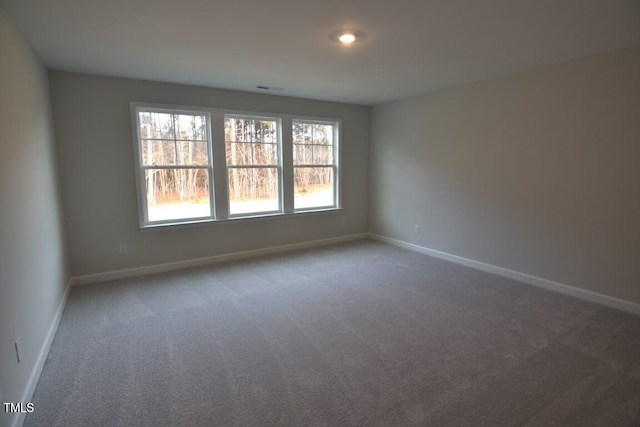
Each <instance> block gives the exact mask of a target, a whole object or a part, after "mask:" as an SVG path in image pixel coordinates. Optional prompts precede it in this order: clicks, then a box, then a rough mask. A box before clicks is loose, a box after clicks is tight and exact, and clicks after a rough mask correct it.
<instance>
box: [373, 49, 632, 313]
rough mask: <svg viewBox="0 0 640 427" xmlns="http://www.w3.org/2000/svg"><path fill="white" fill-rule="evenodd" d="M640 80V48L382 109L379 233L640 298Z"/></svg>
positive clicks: (376, 151) (376, 149) (377, 158)
mask: <svg viewBox="0 0 640 427" xmlns="http://www.w3.org/2000/svg"><path fill="white" fill-rule="evenodd" d="M639 76H640V46H639V47H634V48H629V49H625V50H620V51H617V52H613V53H610V54H605V55H599V56H594V57H589V58H584V59H578V60H574V61H570V62H566V63H562V64H558V65H552V66H546V67H542V68H538V69H534V70H530V71H526V72H521V73H517V74H512V75H509V76H505V77H501V78H496V79H491V80H487V81H483V82H479V83H475V84H470V85H466V86H462V87H458V88H454V89H450V90H445V91H442V92H439V93H435V94H432V95H427V96H420V97H416V98H412V99H407V100H402V101H398V102H394V103H389V104H384V105H380V106H377V107H375V108H374V109H373V111H372V118H371V120H372V146H371V166H370V175H371V186H370V188H371V193H370V194H371V211H372V215H371V218H370V221H371V229H372V231H373V232H375V233H378V234H381V235H385V236H388V237H392V238H395V239H400V240H403V241H406V242H410V243H414V244H418V245H421V246H424V247H427V248H431V249H436V250H439V251H443V252H447V253H450V254H454V255H458V256H461V257H465V258H469V259H473V260H476V261H481V262H485V263H489V264H492V265H496V266H500V267H504V268H508V269H511V270H515V271H519V272H522V273H527V274H530V275H534V276H537V277H540V278H544V279H548V280H553V281H556V282H560V283H563V284H567V285H571V286H575V287H579V288H582V289H586V290H590V291H594V292H598V293H601V294H605V295H609V296H613V297H617V298H621V299H625V300H628V301H632V302H636V303H640V279H639V278H640V262H638V259H639V255H640V253H639V250H638V242H640V221H639V218H640V167H639V166H638V160H639V159H640V78H639ZM414 224H418V225H420V226H421V232H420V233H419V234H416V233H415V232H414V227H413V225H414Z"/></svg>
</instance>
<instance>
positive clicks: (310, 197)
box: [131, 102, 340, 228]
mask: <svg viewBox="0 0 640 427" xmlns="http://www.w3.org/2000/svg"><path fill="white" fill-rule="evenodd" d="M131 114H132V124H133V126H132V130H133V144H134V153H135V161H136V178H137V186H138V205H139V217H140V226H141V227H142V228H146V227H156V226H164V225H175V224H186V223H193V222H206V221H220V220H231V219H236V218H242V217H259V216H271V215H287V214H294V213H302V212H309V211H319V210H332V209H337V208H339V207H340V198H339V194H340V191H339V189H340V187H339V186H340V174H339V163H338V160H339V143H338V138H339V128H340V122H339V121H335V120H334V121H328V120H323V119H315V118H307V117H292V116H289V115H286V114H269V115H262V114H259V113H250V112H249V113H247V112H237V111H225V110H220V109H214V108H201V107H176V106H170V105H169V106H167V105H158V104H147V103H139V102H132V103H131Z"/></svg>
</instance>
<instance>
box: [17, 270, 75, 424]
mask: <svg viewBox="0 0 640 427" xmlns="http://www.w3.org/2000/svg"><path fill="white" fill-rule="evenodd" d="M72 286H73V285H72V281H71V280H69V282H68V283H67V288H66V289H65V290H64V294H63V295H62V298H61V299H60V303H59V304H58V308H57V310H56V313H55V314H54V316H53V319H52V320H51V325H50V326H49V330H48V331H47V335H46V337H45V339H44V342H43V343H42V346H41V347H40V353H38V358H37V359H36V363H35V365H34V367H33V370H32V371H31V375H30V376H29V380H28V381H27V386H26V387H25V390H24V393H23V394H22V399H21V400H20V402H22V403H27V402H31V399H32V398H33V393H34V392H35V391H36V387H37V385H38V381H39V380H40V374H42V369H43V368H44V363H45V362H46V360H47V355H48V354H49V350H50V349H51V344H53V339H54V338H55V336H56V332H57V331H58V326H59V325H60V320H61V319H62V313H63V312H64V308H65V306H66V305H67V299H68V298H69V292H70V291H71V287H72ZM26 416H27V414H26V413H20V414H18V416H16V417H14V419H13V423H11V426H12V427H18V426H21V425H22V424H24V420H25V417H26Z"/></svg>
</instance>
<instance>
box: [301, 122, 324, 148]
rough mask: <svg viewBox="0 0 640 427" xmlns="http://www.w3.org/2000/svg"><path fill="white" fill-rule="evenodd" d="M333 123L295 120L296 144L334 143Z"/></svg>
mask: <svg viewBox="0 0 640 427" xmlns="http://www.w3.org/2000/svg"><path fill="white" fill-rule="evenodd" d="M333 126H334V125H332V124H318V123H301V122H293V129H292V130H293V143H294V144H318V145H333Z"/></svg>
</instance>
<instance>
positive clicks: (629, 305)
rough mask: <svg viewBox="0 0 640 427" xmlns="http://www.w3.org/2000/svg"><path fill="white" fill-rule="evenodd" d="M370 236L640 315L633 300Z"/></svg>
mask: <svg viewBox="0 0 640 427" xmlns="http://www.w3.org/2000/svg"><path fill="white" fill-rule="evenodd" d="M368 237H369V238H371V239H374V240H379V241H381V242H385V243H389V244H391V245H394V246H398V247H401V248H405V249H409V250H412V251H415V252H419V253H422V254H425V255H429V256H432V257H434V258H439V259H443V260H446V261H450V262H453V263H456V264H460V265H464V266H466V267H471V268H475V269H477V270H482V271H486V272H487V273H492V274H496V275H498V276H503V277H508V278H509V279H514V280H518V281H520V282H524V283H527V284H529V285H533V286H538V287H541V288H544V289H548V290H551V291H555V292H559V293H562V294H565V295H570V296H572V297H575V298H579V299H582V300H585V301H590V302H594V303H597V304H601V305H604V306H607V307H611V308H615V309H617V310H622V311H626V312H628V313H632V314H636V315H640V304H636V303H633V302H631V301H626V300H623V299H619V298H615V297H610V296H608V295H603V294H599V293H597V292H592V291H588V290H586V289H580V288H576V287H573V286H569V285H565V284H562V283H558V282H554V281H552V280H547V279H543V278H541V277H536V276H532V275H530V274H526V273H521V272H519V271H514V270H509V269H507V268H503V267H498V266H495V265H491V264H487V263H484V262H480V261H475V260H472V259H469V258H463V257H460V256H457V255H452V254H449V253H446V252H441V251H437V250H435V249H430V248H426V247H424V246H419V245H415V244H413V243H407V242H404V241H402V240H397V239H392V238H390V237H386V236H381V235H379V234H375V233H368Z"/></svg>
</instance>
